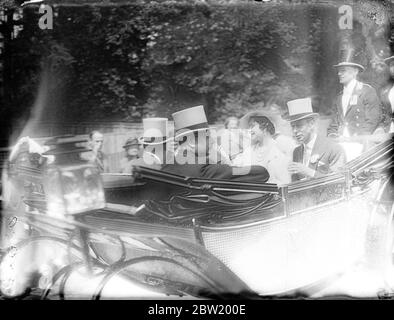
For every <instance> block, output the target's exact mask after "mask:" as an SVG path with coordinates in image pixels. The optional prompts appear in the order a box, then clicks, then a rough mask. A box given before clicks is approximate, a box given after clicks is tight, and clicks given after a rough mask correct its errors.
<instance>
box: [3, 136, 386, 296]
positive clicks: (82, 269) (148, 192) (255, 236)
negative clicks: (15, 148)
mask: <svg viewBox="0 0 394 320" xmlns="http://www.w3.org/2000/svg"><path fill="white" fill-rule="evenodd" d="M78 143H80V141H75V139H72V138H70V137H66V138H56V139H51V141H49V142H48V145H49V151H47V152H46V155H47V156H48V157H49V156H51V157H54V158H55V161H54V162H53V163H46V162H45V161H37V159H36V158H35V159H34V158H32V154H31V153H30V154H29V153H28V152H27V153H25V154H24V155H22V154H21V156H20V157H18V160H16V161H13V163H9V164H8V166H7V170H6V171H5V174H3V176H4V177H3V182H4V183H3V212H2V214H3V217H2V222H3V223H2V247H3V254H2V260H1V265H0V290H1V292H2V294H3V295H5V296H10V297H16V296H20V295H23V294H25V293H26V289H29V288H35V287H39V288H41V289H42V291H41V295H42V297H44V298H46V297H49V296H51V294H53V293H56V294H58V296H60V298H64V297H65V296H66V293H65V292H66V291H67V293H76V294H77V296H78V297H87V296H91V297H93V298H95V299H98V298H100V297H102V296H103V295H104V296H105V295H107V296H109V297H112V298H113V297H130V291H127V290H124V289H125V288H128V286H130V285H131V286H132V289H130V290H134V289H135V290H136V288H139V289H141V290H148V291H140V293H139V294H136V295H137V296H138V295H140V296H141V297H142V296H144V294H147V292H155V293H160V294H165V295H169V296H170V297H174V296H182V295H190V296H195V297H213V298H223V297H224V298H231V297H248V298H253V297H260V296H283V295H290V294H294V293H301V294H307V295H310V294H312V293H313V292H314V290H316V287H317V286H318V285H319V284H321V283H323V282H324V281H327V279H332V277H333V276H335V275H338V274H340V273H341V272H344V270H347V269H348V268H349V266H352V265H354V264H355V263H357V262H359V261H363V262H365V263H368V264H370V265H373V266H374V267H376V268H378V269H379V270H380V271H381V272H382V275H383V278H384V279H385V280H387V289H392V287H391V288H390V286H393V283H391V282H390V281H391V280H392V279H391V280H390V277H392V275H391V274H390V272H393V265H394V262H393V233H392V228H393V188H392V184H393V178H392V173H391V169H392V160H391V157H392V152H393V142H392V140H391V138H390V137H388V138H387V139H386V140H385V141H382V142H380V143H379V144H376V145H375V146H374V147H372V148H371V149H369V150H367V151H365V152H364V153H362V154H361V155H360V156H359V157H356V158H355V159H353V160H352V161H350V162H349V163H347V165H346V167H345V168H343V171H342V172H339V173H333V174H330V175H327V176H325V177H321V178H316V179H311V180H307V181H299V182H296V183H292V184H289V185H287V186H283V187H280V188H278V187H277V185H274V184H267V183H234V182H229V181H222V180H208V179H198V178H191V177H184V176H179V175H174V174H170V173H166V172H164V171H160V170H155V169H150V168H147V167H135V168H134V170H133V175H132V176H131V175H121V174H102V175H101V176H100V174H99V173H98V171H97V169H96V168H95V167H93V166H92V165H90V164H88V163H86V162H83V161H82V160H81V159H80V158H79V156H78V155H79V154H80V152H82V151H83V150H84V149H83V148H82V147H80V146H78ZM120 279H121V280H120ZM81 283H84V284H83V285H82V284H81ZM111 284H112V285H111ZM73 286H74V288H73ZM111 286H112V290H113V291H111V292H110V293H107V294H105V292H109V291H108V290H109V289H108V288H109V287H111ZM87 288H89V289H87ZM133 288H134V289H133ZM155 297H157V296H155Z"/></svg>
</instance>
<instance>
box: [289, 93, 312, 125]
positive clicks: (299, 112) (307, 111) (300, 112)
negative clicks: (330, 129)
mask: <svg viewBox="0 0 394 320" xmlns="http://www.w3.org/2000/svg"><path fill="white" fill-rule="evenodd" d="M287 107H288V108H289V115H288V116H287V117H286V120H288V121H290V122H293V121H297V120H301V119H305V118H311V117H318V116H319V114H318V113H316V112H313V109H312V99H311V98H302V99H296V100H291V101H288V102H287Z"/></svg>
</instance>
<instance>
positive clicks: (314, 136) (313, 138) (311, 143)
mask: <svg viewBox="0 0 394 320" xmlns="http://www.w3.org/2000/svg"><path fill="white" fill-rule="evenodd" d="M316 138H317V134H316V133H313V135H312V139H311V140H310V141H309V142H308V143H307V144H305V145H304V147H305V148H307V149H310V150H312V148H313V146H314V145H315V142H316Z"/></svg>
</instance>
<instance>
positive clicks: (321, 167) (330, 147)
mask: <svg viewBox="0 0 394 320" xmlns="http://www.w3.org/2000/svg"><path fill="white" fill-rule="evenodd" d="M314 158H316V161H312V160H315V159H314ZM303 159H304V145H300V146H298V147H296V148H295V149H294V151H293V161H294V162H300V163H302V162H303ZM312 162H313V163H312ZM345 163H346V154H345V151H344V150H343V149H342V147H341V146H340V145H339V144H337V143H335V142H334V141H332V140H331V139H329V138H326V137H323V136H321V135H318V136H317V138H316V141H315V144H314V146H313V149H312V154H311V161H310V163H309V168H311V169H313V170H315V171H316V173H315V177H320V176H324V175H327V174H329V173H332V172H335V171H338V170H339V168H341V167H343V166H344V164H345ZM303 178H305V176H304V175H301V174H298V173H296V174H293V175H292V177H291V179H292V181H297V180H301V179H303Z"/></svg>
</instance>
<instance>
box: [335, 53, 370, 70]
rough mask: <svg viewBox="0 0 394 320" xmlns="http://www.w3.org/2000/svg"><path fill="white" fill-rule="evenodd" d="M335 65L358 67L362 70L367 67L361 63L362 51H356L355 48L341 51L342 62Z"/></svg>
mask: <svg viewBox="0 0 394 320" xmlns="http://www.w3.org/2000/svg"><path fill="white" fill-rule="evenodd" d="M334 67H356V68H358V69H359V70H360V71H364V70H365V68H364V66H363V65H362V64H361V52H356V51H355V50H354V49H353V48H346V49H343V50H341V51H340V62H339V63H338V64H336V65H334Z"/></svg>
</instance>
